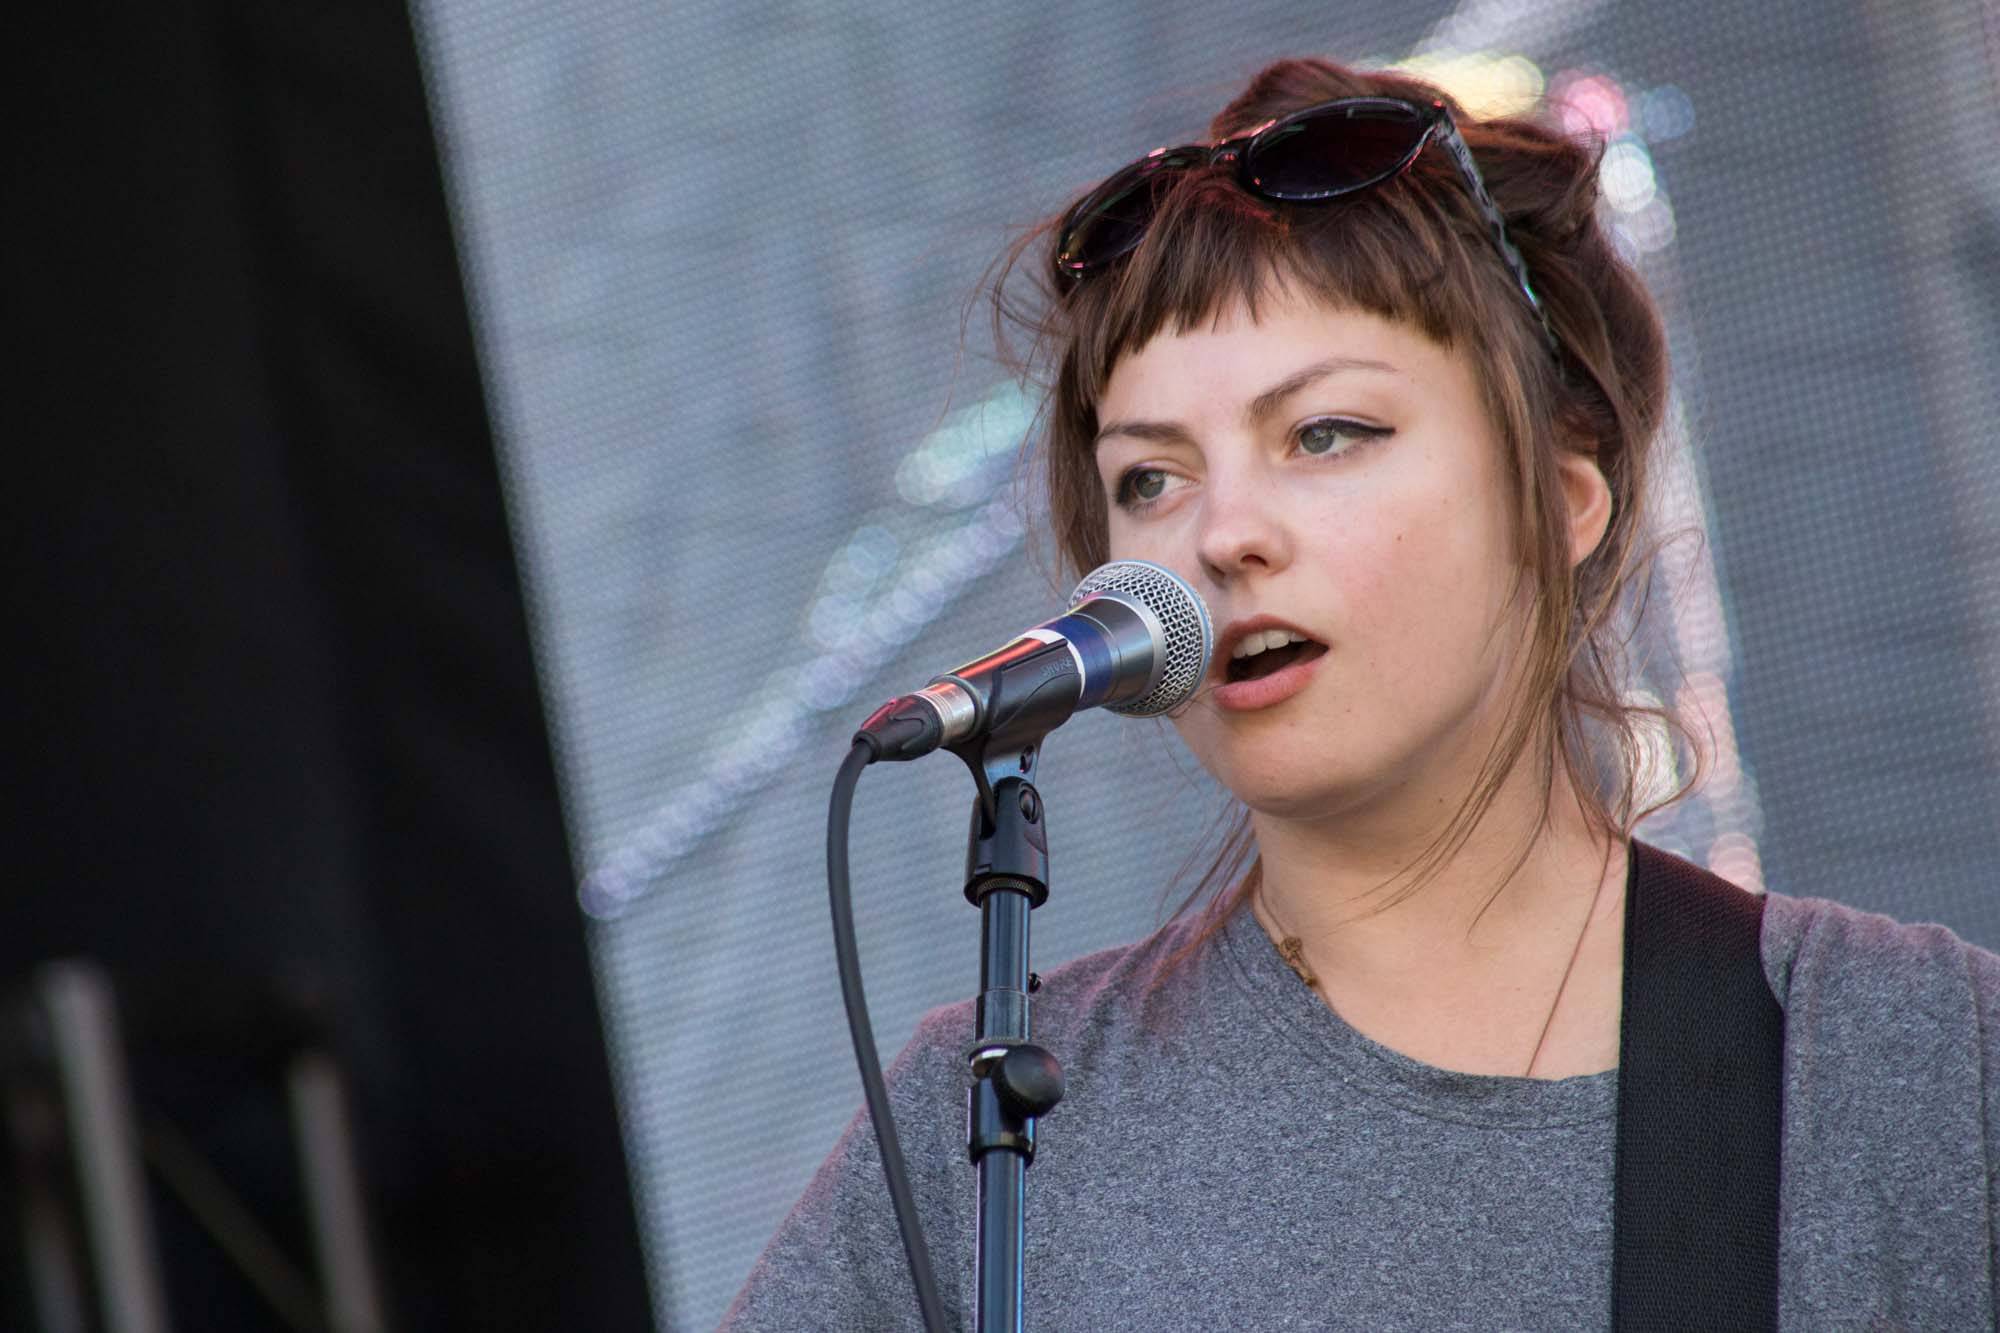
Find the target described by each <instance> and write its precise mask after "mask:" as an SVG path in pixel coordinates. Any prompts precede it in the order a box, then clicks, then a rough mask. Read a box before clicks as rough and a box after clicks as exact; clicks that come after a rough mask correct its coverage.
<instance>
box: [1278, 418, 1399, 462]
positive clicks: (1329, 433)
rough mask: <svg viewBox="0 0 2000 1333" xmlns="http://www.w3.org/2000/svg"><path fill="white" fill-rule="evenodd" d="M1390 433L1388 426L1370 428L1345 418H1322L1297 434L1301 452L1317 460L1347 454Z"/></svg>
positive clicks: (1300, 428)
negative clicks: (1350, 450)
mask: <svg viewBox="0 0 2000 1333" xmlns="http://www.w3.org/2000/svg"><path fill="white" fill-rule="evenodd" d="M1388 433H1389V428H1388V427H1387V426H1370V425H1367V424H1365V423H1363V422H1359V421H1349V420H1346V419H1345V418H1343V417H1320V418H1319V419H1317V420H1315V421H1308V422H1306V423H1305V424H1304V425H1303V426H1300V427H1299V428H1298V430H1297V432H1295V438H1296V439H1297V441H1298V446H1299V452H1300V453H1302V454H1308V455H1311V456H1312V457H1315V458H1324V457H1326V456H1328V455H1329V454H1341V453H1346V452H1347V451H1348V450H1349V449H1352V448H1353V447H1354V446H1355V445H1357V444H1363V443H1366V442H1367V441H1369V440H1374V439H1379V438H1381V437H1382V436H1384V435H1387V434H1388Z"/></svg>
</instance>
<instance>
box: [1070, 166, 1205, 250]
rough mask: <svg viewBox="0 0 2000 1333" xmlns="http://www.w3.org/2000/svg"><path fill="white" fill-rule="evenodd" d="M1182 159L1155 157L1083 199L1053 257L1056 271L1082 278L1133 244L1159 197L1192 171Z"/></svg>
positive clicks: (1123, 173)
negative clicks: (1182, 171)
mask: <svg viewBox="0 0 2000 1333" xmlns="http://www.w3.org/2000/svg"><path fill="white" fill-rule="evenodd" d="M1194 163H1195V159H1194V158H1193V157H1191V156H1189V155H1188V154H1186V153H1182V152H1178V151H1176V152H1172V153H1160V154H1157V155H1156V156H1153V157H1148V158H1145V159H1143V160H1141V161H1138V162H1135V163H1133V164H1132V165H1131V166H1129V167H1127V168H1126V169H1125V170H1123V171H1121V172H1119V173H1118V174H1117V175H1115V176H1113V177H1112V178H1111V179H1109V180H1107V181H1105V182H1104V184H1102V185H1100V186H1098V187H1097V190H1096V192H1095V193H1094V194H1092V195H1091V196H1090V197H1089V198H1087V199H1085V200H1084V201H1083V202H1082V203H1081V204H1079V205H1078V206H1077V208H1076V211H1075V212H1074V213H1072V214H1071V215H1070V218H1069V221H1068V223H1067V224H1066V225H1065V226H1064V228H1063V233H1062V237H1061V239H1060V241H1059V243H1058V248H1057V251H1056V268H1057V269H1058V270H1060V271H1062V272H1064V273H1070V274H1078V273H1086V272H1088V271H1090V270H1091V269H1093V268H1096V267H1098V266H1099V265H1101V264H1107V263H1109V262H1111V261H1112V260H1114V259H1116V258H1118V256H1120V255H1122V254H1124V253H1125V252H1126V251H1128V250H1131V249H1132V248H1133V247H1135V246H1137V245H1138V244H1139V238H1140V237H1142V236H1144V235H1145V234H1146V227H1147V226H1148V224H1150V223H1151V222H1152V220H1153V214H1154V212H1155V211H1157V209H1158V206H1159V201H1160V196H1161V195H1162V194H1163V193H1165V191H1166V189H1167V188H1168V187H1169V186H1170V185H1172V184H1173V182H1174V180H1175V179H1176V178H1177V176H1178V173H1179V172H1180V171H1181V170H1184V169H1185V168H1187V167H1189V166H1192V165H1194Z"/></svg>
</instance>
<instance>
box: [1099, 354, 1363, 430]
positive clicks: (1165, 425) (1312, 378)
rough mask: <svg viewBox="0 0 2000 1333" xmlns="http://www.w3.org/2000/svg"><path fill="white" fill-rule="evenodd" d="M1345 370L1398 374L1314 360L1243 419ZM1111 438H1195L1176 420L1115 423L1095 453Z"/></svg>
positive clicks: (1353, 359)
mask: <svg viewBox="0 0 2000 1333" xmlns="http://www.w3.org/2000/svg"><path fill="white" fill-rule="evenodd" d="M1348 370H1373V371H1380V372H1384V373H1387V374H1391V375H1394V374H1397V373H1398V372H1397V369H1396V367H1395V366H1392V365H1390V364H1389V363H1388V362H1387V361H1371V360H1369V359H1368V358H1366V357H1358V356H1330V357H1328V358H1326V360H1324V361H1315V362H1313V363H1312V364H1311V365H1309V366H1304V367H1301V368H1300V369H1298V370H1295V371H1293V372H1292V373H1291V374H1289V375H1287V376H1285V378H1283V379H1281V380H1279V381H1278V382H1277V383H1276V384H1273V385H1272V386H1271V387H1270V388H1268V389H1266V390H1264V391H1263V392H1262V393H1260V394H1258V395H1257V396H1256V397H1255V398H1253V399H1251V400H1250V405H1249V406H1248V407H1246V408H1244V409H1243V419H1244V420H1245V421H1248V422H1250V423H1251V424H1252V425H1255V424H1256V423H1258V422H1260V421H1262V420H1263V419H1264V418H1266V417H1268V416H1270V415H1271V414H1272V413H1273V412H1276V411H1277V410H1278V409H1279V408H1280V407H1283V406H1284V404H1285V400H1286V399H1287V398H1290V397H1291V396H1292V395H1293V394H1295V393H1297V392H1298V391H1299V390H1301V389H1303V388H1306V387H1307V386H1308V385H1312V384H1317V383H1318V382H1319V381H1320V380H1323V379H1325V378H1326V377H1327V376H1329V375H1337V374H1339V373H1341V372H1342V371H1348ZM1114 435H1125V436H1129V437H1130V438H1132V439H1135V440H1145V441H1148V442H1149V443H1153V444H1189V443H1192V442H1193V439H1194V437H1193V436H1192V435H1191V434H1189V432H1188V429H1187V427H1185V426H1183V425H1181V424H1180V423H1179V422H1176V421H1114V422H1112V423H1110V424H1109V425H1107V426H1105V427H1104V428H1103V429H1102V430H1100V431H1098V432H1097V435H1096V437H1095V438H1093V439H1092V440H1091V442H1090V447H1091V448H1092V449H1093V450H1094V449H1096V448H1097V446H1099V445H1100V444H1103V443H1104V442H1105V441H1106V440H1108V439H1110V438H1111V437H1112V436H1114Z"/></svg>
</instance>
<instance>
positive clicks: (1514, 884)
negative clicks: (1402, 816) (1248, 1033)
mask: <svg viewBox="0 0 2000 1333" xmlns="http://www.w3.org/2000/svg"><path fill="white" fill-rule="evenodd" d="M1520 767H1521V768H1528V769H1530V770H1532V769H1533V768H1534V767H1535V766H1534V765H1531V764H1530V765H1522V766H1520ZM1558 771H1559V770H1558ZM1522 778H1523V775H1522V774H1520V771H1519V768H1517V771H1516V776H1515V778H1510V780H1509V781H1508V782H1507V783H1506V784H1504V785H1503V786H1502V788H1501V790H1500V792H1499V793H1497V794H1496V799H1495V800H1494V803H1493V804H1492V806H1491V807H1489V809H1488V810H1487V812H1486V816H1485V817H1484V818H1483V819H1482V820H1481V821H1480V823H1479V824H1478V826H1477V827H1476V828H1475V829H1474V830H1473V832H1472V834H1471V836H1470V837H1468V838H1467V839H1466V840H1465V841H1464V843H1463V844H1462V845H1461V846H1459V847H1458V848H1456V849H1454V850H1452V851H1451V853H1450V854H1449V855H1448V856H1446V857H1445V858H1444V859H1443V860H1442V861H1441V862H1440V863H1438V864H1437V865H1435V866H1434V867H1433V871H1434V873H1432V874H1429V875H1426V876H1425V877H1424V878H1423V879H1422V881H1421V882H1419V883H1416V884H1415V885H1414V889H1413V885H1412V877H1411V875H1410V874H1409V873H1408V872H1409V869H1410V867H1411V866H1412V864H1413V863H1414V862H1415V861H1416V859H1417V858H1418V857H1419V856H1421V855H1422V854H1423V853H1424V852H1425V850H1426V847H1427V845H1428V843H1429V842H1430V841H1431V840H1432V839H1433V838H1435V836H1436V834H1437V831H1438V828H1439V827H1440V825H1439V824H1436V823H1433V824H1432V825H1431V826H1429V827H1423V826H1422V825H1421V824H1419V823H1418V822H1417V821H1405V825H1406V831H1405V832H1404V833H1403V834H1402V836H1400V837H1399V836H1391V835H1390V834H1389V830H1390V829H1392V828H1393V826H1392V825H1391V824H1390V823H1389V822H1388V821H1387V820H1386V819H1383V820H1377V821H1373V822H1364V821H1360V820H1343V821H1318V822H1304V821H1296V820H1283V819H1273V818H1266V817H1264V816H1253V824H1254V826H1255V828H1256V832H1257V840H1258V851H1259V855H1260V857H1261V858H1262V866H1263V869H1262V882H1261V884H1260V886H1259V889H1258V894H1257V897H1256V899H1255V900H1254V902H1253V910H1255V912H1256V913H1257V916H1258V919H1259V921H1260V922H1261V923H1262V924H1263V926H1264V928H1265V930H1266V931H1267V932H1268V933H1269V934H1271V936H1272V938H1273V939H1274V940H1278V941H1281V940H1283V939H1285V938H1287V937H1291V938H1295V939H1296V940H1297V941H1298V942H1299V952H1300V953H1301V955H1302V959H1301V961H1302V963H1303V964H1304V966H1305V968H1306V969H1307V971H1308V972H1309V973H1310V974H1311V975H1312V976H1313V978H1314V981H1315V984H1316V989H1318V990H1319V991H1320V993H1321V995H1322V996H1323V997H1324V998H1325V999H1326V1001H1327V1002H1328V1003H1329V1004H1331V1005H1332V1006H1333V1007H1334V1008H1335V1010H1336V1011H1337V1012H1339V1013H1340V1014H1341V1015H1342V1017H1344V1018H1346V1019H1347V1021H1349V1022H1350V1023H1352V1024H1353V1025H1354V1026H1356V1027H1357V1028H1359V1029H1360V1030H1361V1031H1363V1032H1365V1033H1367V1034H1368V1035H1369V1036H1371V1037H1373V1038H1375V1039H1376V1040H1377V1041H1380V1042H1382V1043H1383V1044H1384V1045H1388V1046H1390V1047H1392V1048H1394V1049H1397V1050H1401V1051H1403V1053H1404V1054H1407V1055H1411V1056H1413V1057H1414V1058H1418V1059H1423V1060H1426V1061H1428V1062H1430V1063H1434V1064H1440V1065H1443V1066H1444V1067H1447V1068H1460V1069H1466V1070H1468V1071H1469V1072H1479V1073H1514V1074H1520V1073H1523V1072H1534V1073H1537V1074H1541V1075H1544V1076H1547V1075H1548V1074H1549V1073H1550V1070H1551V1069H1554V1070H1555V1071H1556V1072H1557V1074H1558V1076H1559V1075H1560V1074H1565V1073H1578V1072H1589V1070H1590V1069H1595V1068H1608V1067H1610V1065H1611V1064H1613V1063H1615V1062H1616V1050H1617V1046H1616V1038H1617V1004H1616V999H1617V984H1618V980H1619V967H1620V962H1621V952H1622V951H1621V949H1620V947H1619V946H1620V943H1621V940H1622V923H1623V887H1624V883H1625V878H1624V876H1625V855H1624V848H1623V846H1622V845H1621V844H1619V843H1618V842H1617V841H1616V840H1614V839H1613V838H1611V837H1610V836H1608V835H1606V834H1604V833H1603V832H1601V831H1598V830H1596V829H1594V828H1593V827H1592V826H1591V824H1590V822H1589V821H1588V819H1587V818H1586V817H1585V816H1584V814H1583V811H1582V810H1581V808H1580V807H1579V804H1578V802H1577V800H1576V799H1575V797H1574V795H1573V793H1572V792H1571V791H1570V789H1569V788H1568V787H1567V786H1566V785H1563V784H1562V783H1560V781H1559V780H1558V781H1557V782H1556V783H1555V785H1554V788H1553V790H1552V791H1551V793H1550V799H1549V801H1548V803H1547V807H1546V818H1544V807H1543V802H1542V800H1541V799H1540V796H1539V793H1538V792H1537V791H1536V789H1535V786H1534V783H1533V781H1532V780H1517V779H1522ZM1448 812H1449V811H1448V808H1447V813H1448ZM1607 1001H1608V1004H1607ZM1579 1005H1583V1006H1586V1007H1585V1008H1583V1009H1579V1008H1578V1006H1579ZM1607 1008H1608V1014H1607V1013H1606V1010H1607ZM1551 1040H1554V1041H1555V1042H1556V1048H1555V1050H1554V1051H1553V1052H1549V1051H1548V1047H1549V1043H1550V1041H1551ZM1607 1050H1608V1054H1607ZM1546 1057H1553V1058H1546Z"/></svg>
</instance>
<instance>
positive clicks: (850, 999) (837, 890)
mask: <svg viewBox="0 0 2000 1333" xmlns="http://www.w3.org/2000/svg"><path fill="white" fill-rule="evenodd" d="M876 754H877V750H876V744H875V742H874V741H873V740H872V739H871V738H869V737H866V736H857V737H856V738H855V741H854V748H853V749H851V750H849V751H848V752H847V758H845V759H843V760H842V761H841V763H840V772H839V774H838V775H836V776H835V778H834V780H833V799H832V800H831V802H830V803H829V804H828V807H827V812H826V896H827V900H828V903H829V905H830V906H831V907H832V909H833V956H834V961H835V965H836V966H837V967H838V968H839V970H840V999H841V1003H842V1004H843V1005H844V1006H845V1007H846V1009H847V1031H848V1033H849V1035H850V1036H852V1037H853V1038H854V1060H855V1063H856V1064H858V1065H860V1066H861V1092H862V1096H863V1097H864V1098H865V1099H866V1101H867V1103H868V1119H869V1120H870V1121H871V1122H872V1123H873V1124H874V1126H875V1144H876V1146H877V1147H878V1148H879V1149H881V1153H882V1174H883V1175H884V1176H886V1177H887V1178H888V1181H889V1201H890V1203H892V1204H893V1205H894V1206H895V1209H896V1230H897V1231H899V1232H901V1233H902V1237H903V1253H904V1254H905V1255H907V1256H908V1257H909V1261H910V1280H911V1282H913V1283H914V1284H915V1285H916V1288H917V1304H918V1305H919V1306H920V1307H922V1309H923V1316H924V1328H925V1329H926V1330H927V1331H928V1333H945V1322H944V1305H943V1303H942V1302H941V1301H940V1300H939V1299H938V1290H937V1275H936V1274H935V1273H934V1272H932V1271H931V1254H930V1250H929V1249H928V1248H927V1247H926V1246H925V1245H924V1228H923V1221H922V1219H920V1218H919V1217H918V1216H917V1200H916V1196H915V1195H914V1194H912V1193H911V1192H910V1174H909V1168H908V1166H907V1165H905V1163H904V1161H903V1145H902V1143H901V1141H900V1140H898V1139H897V1137H896V1121H895V1117H894V1116H892V1115H891V1114H890V1112H889V1085H888V1084H887V1083H885V1082H884V1081H883V1079H882V1059H881V1056H880V1055H878V1054H877V1053H876V1050H875V1029H874V1028H873V1027H872V1026H871V1025H870V1024H869V1022H868V1000H867V997H866V996H865V995H863V994H862V991H861V951H860V949H859V948H858V947H857V945H856V942H855V938H854V899H853V894H852V892H851V888H850V884H849V880H848V868H847V826H848V824H849V822H850V821H851V820H852V818H853V814H854V788H855V787H856V785H858V784H859V783H860V781H861V770H862V769H864V768H866V767H868V765H870V764H872V763H874V762H875V758H876Z"/></svg>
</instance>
